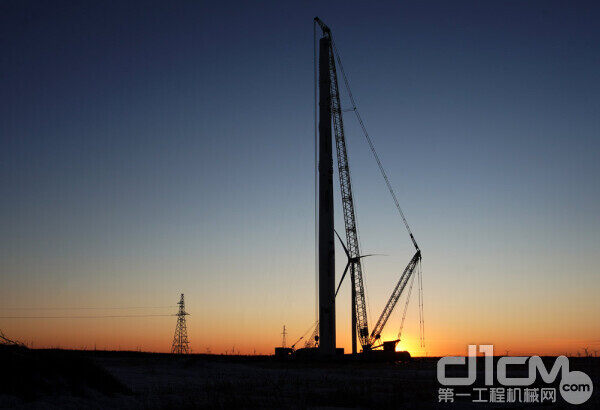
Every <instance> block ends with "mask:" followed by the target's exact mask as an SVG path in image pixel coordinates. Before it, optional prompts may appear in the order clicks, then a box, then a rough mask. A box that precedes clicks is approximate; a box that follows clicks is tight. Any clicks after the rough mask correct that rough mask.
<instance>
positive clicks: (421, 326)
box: [331, 36, 425, 347]
mask: <svg viewBox="0 0 600 410" xmlns="http://www.w3.org/2000/svg"><path fill="white" fill-rule="evenodd" d="M331 46H332V49H333V52H334V54H335V58H336V60H337V63H338V67H339V70H340V72H341V73H342V78H343V80H344V87H345V88H346V92H347V93H348V97H349V99H350V103H351V105H352V108H351V109H349V110H347V111H354V115H356V119H357V120H358V123H359V125H360V128H361V129H362V132H363V136H364V137H365V139H366V140H367V143H368V145H369V148H370V150H371V153H372V154H373V157H374V158H375V162H377V167H378V168H379V172H380V173H381V176H382V177H383V180H384V181H385V185H386V186H387V189H388V191H389V193H390V195H391V197H392V200H393V201H394V205H396V209H397V210H398V213H399V214H400V217H401V218H402V222H404V226H405V227H406V230H407V232H408V235H409V236H410V239H411V241H412V243H413V245H414V246H415V248H416V250H417V251H420V249H419V245H417V241H416V240H415V237H414V235H413V233H412V231H411V229H410V226H409V225H408V221H407V220H406V217H405V216H404V212H403V211H402V207H401V206H400V202H399V201H398V198H397V197H396V193H395V192H394V188H392V184H391V183H390V180H389V178H388V176H387V172H386V171H385V168H384V167H383V164H382V163H381V160H380V159H379V155H378V154H377V150H376V149H375V145H374V144H373V141H372V140H371V136H370V135H369V132H368V131H367V127H366V126H365V123H364V121H363V119H362V117H361V116H360V112H359V111H358V106H357V105H356V101H355V100H354V95H353V94H352V90H351V89H350V83H349V81H348V76H346V72H345V70H344V65H343V64H342V59H341V57H340V53H339V51H338V49H337V46H336V45H335V42H334V40H333V37H332V36H331ZM418 265H419V266H418V267H417V275H418V276H419V278H418V286H419V332H420V333H419V338H420V344H421V347H424V346H425V320H424V316H423V279H422V269H421V258H419V262H418ZM411 287H412V284H411ZM402 322H403V323H404V319H403V320H402ZM402 326H403V324H402Z"/></svg>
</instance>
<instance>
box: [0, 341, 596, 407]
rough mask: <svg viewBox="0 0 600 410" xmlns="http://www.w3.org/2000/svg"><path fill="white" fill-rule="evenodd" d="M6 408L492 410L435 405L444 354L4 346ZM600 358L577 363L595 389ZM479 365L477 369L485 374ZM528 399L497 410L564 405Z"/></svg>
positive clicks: (0, 352)
mask: <svg viewBox="0 0 600 410" xmlns="http://www.w3.org/2000/svg"><path fill="white" fill-rule="evenodd" d="M0 358H1V359H2V360H1V362H0V365H1V367H2V372H0V374H1V376H0V377H1V378H0V407H2V408H24V409H28V408H32V409H37V408H44V409H52V408H56V409H59V408H60V409H69V408H71V409H81V408H142V409H158V408H221V409H236V408H292V409H307V408H310V409H317V408H321V409H322V408H378V409H400V408H446V409H458V408H474V409H477V408H489V407H491V406H490V405H489V404H487V405H486V404H482V403H471V401H470V400H471V399H468V400H467V399H464V398H462V399H460V400H457V401H455V402H454V403H438V388H439V387H440V385H439V384H438V382H437V379H436V363H437V358H429V359H413V360H412V361H410V362H404V363H356V362H347V361H346V362H338V363H315V362H298V361H286V362H280V361H275V360H274V359H273V358H272V357H268V356H216V355H189V356H183V357H176V356H172V355H168V354H149V353H138V352H94V351H61V350H28V349H23V348H13V349H12V350H7V349H0ZM599 363H600V359H594V358H571V359H570V364H571V370H580V371H584V372H586V373H587V374H588V375H589V376H590V377H591V378H592V380H593V382H594V387H595V388H596V389H595V391H594V394H593V396H592V398H591V399H590V400H589V401H588V402H587V403H585V404H584V405H581V406H578V408H600V394H599V393H598V388H599V386H600V384H599V383H600V380H599V379H600V370H599ZM481 367H482V366H478V369H479V370H481ZM567 406H568V404H567V403H565V402H564V401H562V399H561V398H560V397H558V398H557V403H556V404H554V406H549V405H544V406H540V405H539V404H538V405H535V404H528V403H524V404H522V405H521V406H520V407H519V406H508V405H496V406H495V408H506V407H510V408H531V407H544V408H566V407H567Z"/></svg>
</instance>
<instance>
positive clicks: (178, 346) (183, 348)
mask: <svg viewBox="0 0 600 410" xmlns="http://www.w3.org/2000/svg"><path fill="white" fill-rule="evenodd" d="M178 305H179V312H177V315H176V316H177V326H176V327H175V336H173V345H172V346H171V353H177V354H188V353H189V352H190V346H189V344H190V342H189V341H188V336H187V325H186V323H185V317H186V316H187V315H189V313H187V312H186V311H185V302H184V299H183V293H182V294H181V299H179V303H178Z"/></svg>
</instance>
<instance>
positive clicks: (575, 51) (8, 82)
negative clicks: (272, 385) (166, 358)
mask: <svg viewBox="0 0 600 410" xmlns="http://www.w3.org/2000/svg"><path fill="white" fill-rule="evenodd" d="M142 5H143V6H142ZM315 15H318V16H319V17H321V19H323V20H324V21H325V22H326V23H327V24H328V25H329V26H330V27H331V28H332V30H333V34H334V37H335V39H336V44H337V46H338V48H339V50H340V53H341V56H342V59H343V62H344V66H345V68H346V71H347V74H348V76H349V78H350V82H351V85H352V87H353V92H354V94H355V97H356V99H357V102H358V105H359V107H360V109H361V112H362V114H363V117H364V119H365V122H366V124H367V128H368V129H369V131H370V133H371V134H372V137H373V140H374V142H375V145H376V147H377V148H378V150H379V151H380V155H381V158H382V160H383V163H384V165H385V166H386V168H387V169H388V172H389V175H390V178H391V180H392V184H393V185H394V187H395V188H396V190H397V194H398V196H399V198H400V201H401V203H402V205H403V207H404V208H405V211H406V214H407V217H408V219H409V222H410V223H411V225H412V227H413V229H414V231H415V235H416V236H417V239H418V240H419V241H420V243H421V247H422V248H423V251H424V266H425V268H426V269H427V268H429V269H430V271H431V272H430V275H431V276H430V277H429V278H427V272H426V279H425V280H426V285H428V286H429V289H430V290H429V291H430V292H431V293H430V294H431V295H432V296H431V298H432V299H434V298H437V297H438V296H439V297H442V296H443V292H444V290H443V289H447V288H448V287H449V286H455V284H456V283H457V280H464V281H465V282H468V283H471V284H472V285H473V287H474V288H477V289H479V288H480V287H481V286H488V285H491V284H494V286H498V283H496V282H494V280H496V279H497V278H498V277H499V276H500V277H505V278H506V276H502V275H508V277H509V278H513V279H514V278H516V277H519V278H523V277H528V278H532V279H531V280H534V279H535V280H541V281H544V283H546V282H547V280H550V282H551V283H554V284H553V285H548V286H550V288H548V289H546V290H544V291H543V293H542V294H541V296H540V298H554V297H559V296H558V295H559V294H560V292H561V289H564V287H565V286H576V285H572V284H570V283H571V282H575V283H578V284H579V285H577V286H583V285H584V284H586V283H587V284H589V283H590V281H592V282H593V281H595V282H593V283H595V288H597V286H598V279H597V276H598V275H597V273H598V272H597V265H598V262H599V260H598V256H597V254H598V251H599V248H600V235H599V232H600V225H599V222H598V214H599V213H600V185H599V182H598V180H599V176H600V165H599V162H598V156H599V153H600V138H599V136H600V43H599V41H598V39H599V38H600V24H599V23H598V22H599V21H600V7H598V5H597V2H584V1H581V2H566V1H560V2H557V1H543V2H522V1H509V2H504V1H498V2H460V1H459V2H412V3H410V4H409V3H406V2H399V1H390V2H376V3H370V2H352V1H340V2H322V1H320V2H298V3H291V2H281V1H274V2H260V3H258V2H239V3H233V2H203V1H173V2H164V1H147V2H127V1H114V2H112V1H104V2H95V4H94V2H64V1H57V2H27V1H3V2H1V3H0V48H1V51H2V52H1V53H0V73H1V77H0V96H1V98H0V127H1V128H0V133H1V134H0V137H1V138H2V150H0V196H1V197H2V201H1V202H0V234H1V235H0V244H1V247H0V248H1V250H0V259H1V262H0V269H1V271H0V300H2V301H3V302H2V303H4V304H6V305H7V306H12V305H21V304H23V303H24V301H27V302H30V301H32V300H38V301H39V302H40V304H41V305H47V304H52V303H58V302H57V301H59V300H62V301H66V302H65V303H67V304H68V303H72V304H75V305H76V304H78V303H84V302H83V300H88V299H90V298H91V299H92V300H95V301H96V303H97V304H103V303H113V302H115V303H122V302H123V301H124V300H127V298H131V297H134V298H137V299H139V300H140V301H147V300H156V299H157V298H158V299H165V300H171V299H173V298H175V299H176V298H177V294H178V292H179V290H180V289H187V291H186V293H190V300H191V302H190V303H192V304H193V303H196V304H197V305H198V306H199V305H200V304H201V301H200V300H202V299H206V298H208V300H209V302H210V303H211V304H213V305H215V306H216V305H218V302H217V301H216V300H212V299H210V298H211V297H217V296H214V295H220V296H219V298H223V297H225V296H223V294H224V293H226V294H227V296H226V297H228V298H232V301H231V302H230V303H229V305H230V307H231V309H233V312H237V313H236V314H237V316H236V317H239V315H240V313H239V312H238V311H236V310H235V309H236V306H238V309H239V310H240V311H247V310H246V309H245V306H247V304H248V303H261V304H264V305H265V306H271V307H272V306H279V305H280V304H281V303H282V302H281V300H280V299H278V298H283V299H285V300H291V301H288V302H286V303H288V304H289V305H290V306H293V307H289V308H287V311H286V310H285V309H281V310H279V309H273V310H274V311H277V312H278V313H272V312H271V316H269V317H270V319H271V320H272V321H273V322H274V323H279V321H283V320H285V318H284V316H286V315H287V316H292V315H294V314H296V315H297V316H298V318H300V317H303V315H304V316H305V315H306V312H310V310H311V309H312V306H313V303H312V299H310V298H312V295H313V290H312V286H313V281H314V279H313V278H314V277H313V272H312V269H313V259H312V258H313V246H314V243H313V225H312V223H313V222H312V218H313V200H314V199H313V185H312V184H313V174H312V173H313V155H314V154H313V134H312V133H313V117H312V116H313V61H312V58H313V48H312V41H313V26H312V18H313V17H314V16H315ZM346 125H347V138H348V146H349V153H350V165H351V168H352V176H353V182H354V185H355V191H356V200H357V209H358V218H359V226H360V229H361V234H362V246H363V248H364V249H365V250H369V251H381V252H383V253H388V254H390V255H393V256H391V257H390V258H388V259H386V260H381V261H375V260H374V261H372V262H369V264H370V265H369V266H372V270H374V271H381V272H387V273H382V274H377V275H376V274H373V275H372V276H369V277H368V278H367V281H368V283H372V287H373V296H372V299H373V306H374V308H373V309H374V312H373V313H376V312H378V311H379V309H380V305H382V304H383V303H384V298H385V297H386V295H387V293H388V291H389V288H390V286H391V285H390V283H391V281H393V278H394V273H393V272H394V271H395V270H397V268H398V266H400V265H403V264H405V263H406V262H405V261H406V260H408V259H407V258H408V257H409V254H410V242H409V241H408V239H407V237H406V234H405V233H404V231H403V227H402V225H401V223H400V221H399V219H398V218H397V215H396V214H395V213H394V208H393V205H392V203H391V201H390V199H389V198H388V197H387V192H386V190H385V186H384V184H383V183H382V181H381V178H380V177H379V176H378V173H377V168H376V166H375V164H374V162H373V161H372V158H371V157H370V153H369V151H368V147H367V146H366V144H365V143H364V141H363V140H362V136H361V134H360V132H359V129H358V127H357V125H356V123H355V121H354V119H353V118H352V117H349V116H348V117H347V119H346ZM338 214H339V212H338ZM336 224H337V227H338V228H342V224H341V220H338V221H337V222H336ZM574 260H576V261H578V262H577V263H579V265H578V268H577V269H574V272H572V273H571V279H569V280H570V281H571V282H569V283H566V282H565V281H566V279H565V276H564V272H565V270H567V269H571V268H570V266H571V265H570V264H569V263H570V262H573V261H574ZM340 264H341V262H339V263H338V265H340ZM515 265H519V266H521V268H520V269H521V270H520V271H518V272H515V271H508V272H507V267H509V266H512V267H514V266H515ZM338 267H339V266H338ZM165 272H168V274H166V273H165ZM165 275H167V277H165ZM367 275H368V273H367ZM386 275H387V276H386ZM513 275H514V276H513ZM378 277H381V278H384V279H378ZM482 277H485V278H490V281H491V282H485V281H484V282H478V281H479V280H481V279H480V278H482ZM495 278H496V279H495ZM549 278H550V279H549ZM379 280H381V282H378V281H379ZM221 283H233V284H231V285H228V286H229V287H227V288H226V289H227V290H224V289H225V288H223V290H222V292H221V293H220V292H219V289H220V288H219V286H221V285H220V284H221ZM290 283H293V284H294V286H291V285H290ZM502 283H504V282H502ZM223 286H225V285H223ZM209 289H212V291H211V290H209ZM248 289H251V290H250V291H248ZM282 289H287V291H285V290H282ZM248 292H250V294H251V295H254V296H248ZM264 292H269V293H273V294H277V295H279V296H272V298H271V299H269V298H267V300H266V301H265V299H264V297H263V296H264ZM286 292H287V293H286ZM436 292H439V293H440V295H437V294H436ZM82 295H83V296H82ZM81 298H84V299H81ZM245 298H250V300H246V299H245ZM252 298H254V299H252ZM217 299H218V298H217ZM255 299H256V300H255ZM107 300H108V301H109V302H107ZM194 300H195V302H194ZM243 300H245V302H242V301H243ZM257 301H260V302H257ZM153 303H154V302H153ZM159 303H160V302H159ZM244 303H246V304H244ZM498 303H500V302H498ZM588 303H589V304H594V303H595V304H594V305H593V306H592V305H589V306H588V305H586V306H587V308H590V309H591V308H594V309H596V310H598V309H600V306H599V305H598V302H595V301H592V299H589V301H588ZM261 306H262V305H261ZM590 306H591V307H590ZM256 309H260V308H256ZM294 309H296V310H294ZM431 309H434V307H431ZM232 315H233V313H232ZM309 315H312V313H309ZM249 320H250V319H249ZM298 320H300V319H298ZM277 326H279V325H277ZM299 326H303V325H302V324H300V325H299ZM269 331H270V330H269ZM276 333H277V332H275V333H274V334H276Z"/></svg>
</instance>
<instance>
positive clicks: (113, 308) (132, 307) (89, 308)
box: [0, 305, 177, 311]
mask: <svg viewBox="0 0 600 410" xmlns="http://www.w3.org/2000/svg"><path fill="white" fill-rule="evenodd" d="M174 307H177V305H171V306H126V307H0V311H1V310H132V309H167V308H169V309H170V308H174Z"/></svg>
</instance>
